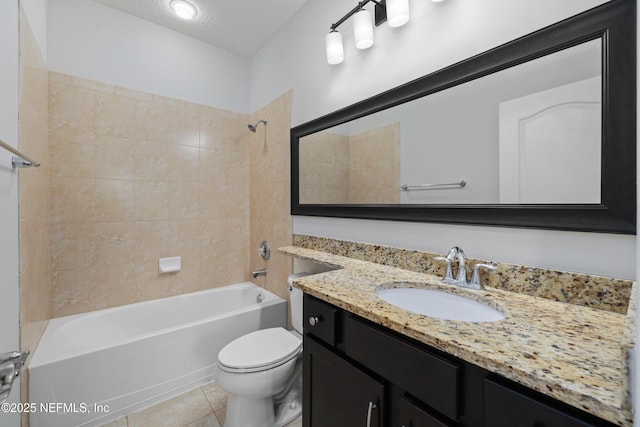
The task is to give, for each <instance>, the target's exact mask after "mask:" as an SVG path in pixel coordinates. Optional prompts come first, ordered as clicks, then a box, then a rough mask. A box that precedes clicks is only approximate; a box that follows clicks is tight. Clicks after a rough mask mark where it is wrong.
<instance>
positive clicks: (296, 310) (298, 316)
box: [287, 273, 310, 335]
mask: <svg viewBox="0 0 640 427" xmlns="http://www.w3.org/2000/svg"><path fill="white" fill-rule="evenodd" d="M309 274H310V273H297V274H292V275H290V276H289V279H288V280H287V281H288V283H289V287H288V288H289V297H290V298H289V304H290V305H289V307H290V310H291V324H292V325H293V329H294V330H295V331H296V332H298V333H299V334H300V335H302V316H303V314H302V296H303V295H304V293H303V292H302V291H301V290H300V289H298V288H295V287H293V281H294V280H295V279H297V278H298V277H304V276H308V275H309Z"/></svg>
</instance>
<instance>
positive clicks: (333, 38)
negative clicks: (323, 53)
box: [324, 31, 344, 65]
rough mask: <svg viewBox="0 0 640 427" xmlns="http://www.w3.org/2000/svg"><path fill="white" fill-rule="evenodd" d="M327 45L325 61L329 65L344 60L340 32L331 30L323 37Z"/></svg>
mask: <svg viewBox="0 0 640 427" xmlns="http://www.w3.org/2000/svg"><path fill="white" fill-rule="evenodd" d="M324 41H325V44H326V47H327V62H328V63H329V64H331V65H335V64H340V63H341V62H342V61H344V47H343V46H342V34H340V33H339V32H337V31H331V32H330V33H329V34H327V36H326V37H325V38H324Z"/></svg>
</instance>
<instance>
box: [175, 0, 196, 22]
mask: <svg viewBox="0 0 640 427" xmlns="http://www.w3.org/2000/svg"><path fill="white" fill-rule="evenodd" d="M169 6H171V9H172V10H173V13H175V14H176V15H178V17H180V18H182V19H193V18H194V17H195V16H196V14H197V13H198V11H197V10H196V8H195V6H194V5H192V4H191V3H189V2H187V1H185V0H171V3H169Z"/></svg>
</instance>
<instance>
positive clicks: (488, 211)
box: [291, 0, 636, 234]
mask: <svg viewBox="0 0 640 427" xmlns="http://www.w3.org/2000/svg"><path fill="white" fill-rule="evenodd" d="M598 38H601V39H602V169H601V171H602V172H601V173H602V179H601V199H600V200H601V202H600V203H599V204H553V205H551V204H540V205H517V204H504V205H500V204H482V205H480V204H475V205H473V204H458V205H453V204H450V205H425V204H423V205H417V204H393V205H376V204H353V205H349V204H301V203H300V199H299V188H300V187H299V186H300V181H299V172H300V169H299V156H300V151H299V150H300V138H302V137H304V136H307V135H310V134H313V133H315V132H319V131H321V130H324V129H327V128H331V127H333V126H337V125H339V124H342V123H345V122H349V121H351V120H355V119H357V118H360V117H363V116H367V115H369V114H372V113H376V112H378V111H381V110H385V109H387V108H391V107H394V106H396V105H399V104H402V103H405V102H408V101H411V100H414V99H417V98H420V97H423V96H428V95H430V94H433V93H436V92H439V91H442V90H445V89H447V88H450V87H453V86H456V85H459V84H462V83H466V82H469V81H471V80H474V79H477V78H480V77H483V76H486V75H488V74H492V73H495V72H497V71H500V70H504V69H506V68H509V67H513V66H515V65H519V64H522V63H524V62H527V61H530V60H533V59H536V58H539V57H542V56H545V55H548V54H551V53H554V52H557V51H560V50H563V49H566V48H569V47H571V46H574V45H577V44H580V43H583V42H587V41H590V40H594V39H598ZM291 214H292V215H307V216H325V217H341V218H360V219H376V220H394V221H412V222H436V223H452V224H473V225H491V226H501V227H521V228H541V229H552V230H570V231H589V232H603V233H619V234H635V233H636V13H635V1H633V0H612V1H611V2H609V3H605V4H604V5H601V6H598V7H595V8H593V9H590V10H588V11H586V12H583V13H581V14H579V15H576V16H574V17H571V18H568V19H566V20H563V21H561V22H558V23H556V24H553V25H551V26H548V27H545V28H543V29H541V30H539V31H536V32H534V33H531V34H529V35H526V36H523V37H521V38H518V39H516V40H513V41H511V42H509V43H506V44H504V45H501V46H499V47H496V48H494V49H491V50H488V51H486V52H484V53H481V54H479V55H476V56H474V57H471V58H469V59H466V60H463V61H461V62H458V63H456V64H454V65H451V66H449V67H446V68H443V69H441V70H439V71H436V72H434V73H431V74H428V75H426V76H424V77H421V78H418V79H416V80H413V81H411V82H409V83H406V84H403V85H401V86H398V87H396V88H394V89H391V90H389V91H386V92H383V93H381V94H379V95H376V96H373V97H371V98H368V99H365V100H364V101H360V102H358V103H355V104H353V105H351V106H348V107H345V108H343V109H340V110H338V111H336V112H333V113H330V114H327V115H325V116H323V117H320V118H318V119H315V120H312V121H310V122H307V123H304V124H302V125H299V126H296V127H294V128H292V129H291Z"/></svg>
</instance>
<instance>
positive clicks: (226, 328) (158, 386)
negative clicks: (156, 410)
mask: <svg viewBox="0 0 640 427" xmlns="http://www.w3.org/2000/svg"><path fill="white" fill-rule="evenodd" d="M259 295H261V297H259ZM259 300H262V302H258V301H259ZM285 323H286V301H284V300H283V299H281V298H279V297H277V296H276V295H274V294H272V293H270V292H268V291H266V290H264V289H262V288H260V287H258V286H256V285H254V284H252V283H239V284H236V285H230V286H225V287H223V288H217V289H211V290H207V291H202V292H195V293H191V294H186V295H180V296H176V297H170V298H163V299H159V300H154V301H147V302H142V303H138V304H131V305H126V306H122V307H116V308H110V309H106V310H99V311H94V312H90V313H84V314H78V315H74V316H68V317H62V318H58V319H52V320H51V321H50V322H49V325H48V327H47V329H46V331H45V333H44V335H43V337H42V340H41V341H40V344H39V345H38V347H37V349H36V351H35V353H34V354H33V357H32V358H31V361H30V363H29V401H30V403H32V406H31V408H30V409H31V411H30V412H31V415H30V417H31V426H32V427H70V426H95V425H100V424H103V423H105V422H107V421H109V420H112V419H115V418H119V417H121V416H123V415H125V414H127V413H130V412H133V411H135V410H138V409H142V408H144V407H147V406H150V405H152V404H154V403H156V402H159V401H161V400H165V399H167V398H169V397H172V396H175V395H178V394H180V393H182V392H184V391H186V390H188V389H191V388H194V387H196V386H198V385H201V384H204V383H206V382H209V381H211V380H212V379H213V372H214V367H215V363H216V360H217V355H218V352H219V351H220V349H222V347H223V346H224V345H225V344H227V343H228V342H230V341H231V340H233V339H235V338H237V337H239V336H241V335H244V334H246V333H248V332H251V331H255V330H258V329H264V328H271V327H276V326H285ZM95 405H101V406H95ZM107 407H108V409H107Z"/></svg>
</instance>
